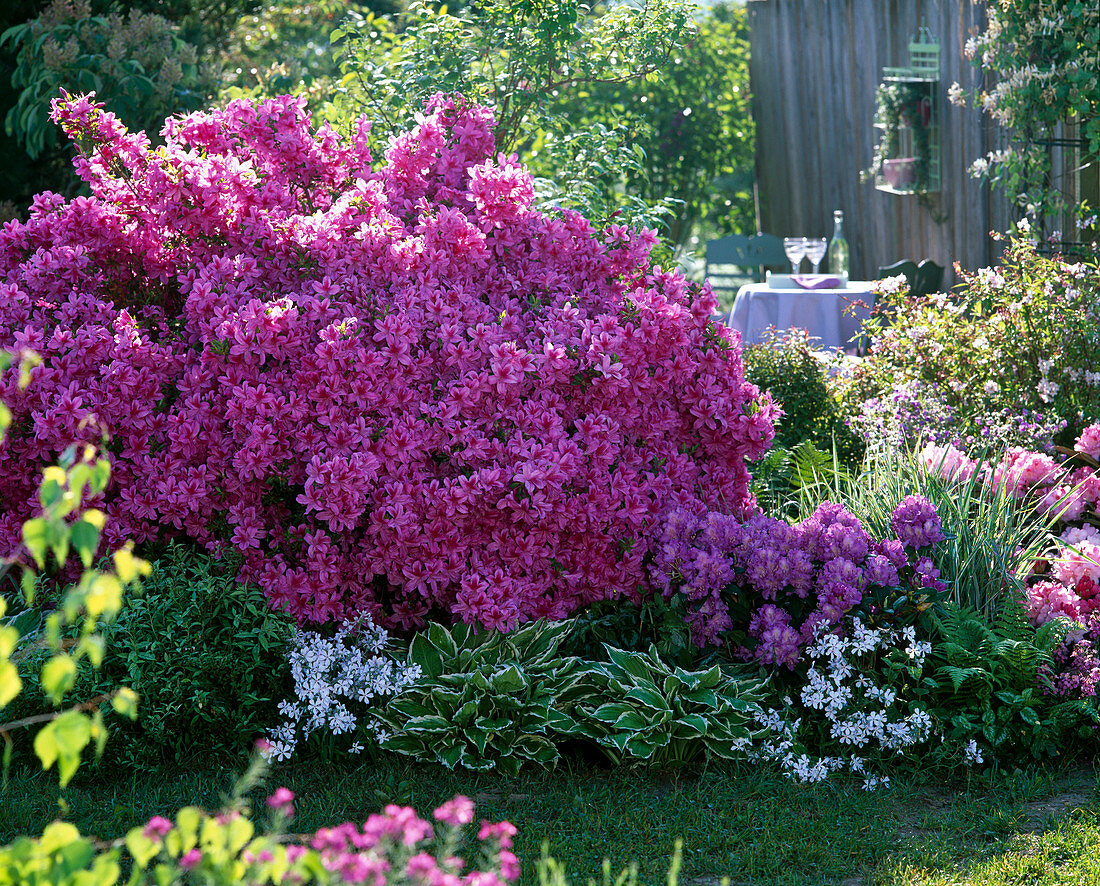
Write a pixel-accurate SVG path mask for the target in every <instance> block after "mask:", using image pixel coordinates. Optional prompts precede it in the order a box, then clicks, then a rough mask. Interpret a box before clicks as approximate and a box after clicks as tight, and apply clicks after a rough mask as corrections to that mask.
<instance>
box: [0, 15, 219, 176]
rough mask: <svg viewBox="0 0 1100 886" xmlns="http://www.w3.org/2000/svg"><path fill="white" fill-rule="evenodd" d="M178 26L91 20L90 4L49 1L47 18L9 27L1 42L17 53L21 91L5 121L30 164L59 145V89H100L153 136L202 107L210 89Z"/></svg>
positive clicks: (142, 18)
mask: <svg viewBox="0 0 1100 886" xmlns="http://www.w3.org/2000/svg"><path fill="white" fill-rule="evenodd" d="M178 30H179V28H178V27H177V26H176V25H175V24H173V23H172V22H170V21H168V20H167V19H165V18H163V17H161V16H159V15H149V14H146V13H143V12H141V11H139V10H137V9H131V10H130V12H129V14H128V15H126V16H122V15H120V14H118V13H116V12H111V13H108V14H106V15H92V10H91V5H90V3H89V2H87V0H76V2H74V3H65V2H54V3H51V4H50V5H49V6H48V7H47V8H46V9H45V10H44V11H43V12H42V14H41V15H40V16H39V17H38V18H36V19H33V20H32V21H29V22H27V23H26V24H23V25H17V26H15V27H13V28H10V29H9V30H8V31H7V32H6V33H5V34H4V35H3V37H2V38H0V43H2V44H10V46H11V49H12V51H13V52H15V53H16V56H15V71H14V73H13V74H12V85H13V86H15V87H16V88H17V89H21V90H22V91H21V92H20V93H19V98H18V100H17V101H16V104H15V106H14V107H12V108H11V109H10V110H9V111H8V113H7V117H6V119H5V126H6V128H7V131H8V132H9V133H12V134H14V135H15V136H16V138H17V139H19V141H20V143H21V145H22V146H23V147H24V148H25V150H26V152H27V155H28V156H30V157H31V158H32V159H34V158H36V157H38V156H39V155H40V154H43V153H44V152H46V151H49V150H51V149H53V148H54V147H56V146H57V136H58V129H57V127H56V126H54V125H53V123H52V122H51V121H50V119H49V114H50V100H51V99H54V98H56V97H57V96H58V91H59V90H60V89H66V90H68V91H69V92H72V93H74V94H79V93H85V92H93V91H94V92H95V93H96V96H97V98H98V99H99V100H100V101H102V102H105V103H106V105H107V109H108V110H109V111H111V112H112V113H114V114H117V115H118V116H119V117H120V119H121V120H122V121H123V122H124V123H125V124H126V125H127V126H128V127H129V128H130V129H133V130H137V129H142V130H145V131H146V132H147V133H148V134H149V135H150V137H153V138H155V137H156V134H157V133H158V132H159V131H160V129H161V126H162V125H163V123H164V118H165V117H166V116H168V115H169V114H172V113H176V112H177V111H190V110H195V109H196V108H198V107H199V106H200V105H201V103H202V101H203V99H204V98H205V97H206V94H207V92H208V91H209V90H210V88H211V86H212V82H210V81H209V80H208V79H207V78H206V77H205V76H204V74H203V73H202V72H201V71H200V69H199V66H198V62H197V57H196V52H195V47H194V46H192V45H190V44H188V43H186V42H184V41H183V40H181V39H180V37H179V36H178Z"/></svg>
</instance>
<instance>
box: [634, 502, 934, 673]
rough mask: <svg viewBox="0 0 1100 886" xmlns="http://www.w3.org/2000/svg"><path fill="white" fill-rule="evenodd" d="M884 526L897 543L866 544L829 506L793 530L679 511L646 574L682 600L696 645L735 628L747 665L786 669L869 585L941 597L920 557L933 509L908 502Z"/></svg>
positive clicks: (855, 522)
mask: <svg viewBox="0 0 1100 886" xmlns="http://www.w3.org/2000/svg"><path fill="white" fill-rule="evenodd" d="M891 526H892V528H893V530H894V532H895V535H896V536H897V537H895V538H887V539H882V540H875V539H872V538H871V536H870V535H869V534H868V533H867V531H866V530H865V529H864V528H863V525H862V523H861V522H860V520H859V519H858V518H857V517H855V516H854V515H853V514H851V513H850V512H848V511H847V510H845V509H844V508H843V507H842V506H841V505H838V504H834V503H832V502H824V503H823V504H822V505H820V506H819V507H818V509H817V510H816V511H815V512H814V514H813V515H812V516H811V517H809V518H808V519H807V520H804V521H803V522H802V523H800V524H798V525H794V526H792V525H790V524H788V523H785V522H783V521H781V520H774V519H771V518H769V517H766V516H764V515H762V514H755V515H754V516H752V517H750V518H749V519H748V520H745V521H744V522H741V521H740V520H739V519H737V518H736V517H732V516H727V515H724V514H717V513H709V514H705V515H702V516H696V515H694V514H691V513H689V512H687V511H684V510H678V511H676V512H674V513H672V514H670V515H669V517H668V519H667V521H666V523H665V527H664V531H663V533H662V535H661V537H660V539H659V542H658V546H657V549H656V552H655V555H654V560H653V564H652V567H651V571H652V577H653V579H654V581H655V582H656V584H657V585H658V586H659V587H660V588H661V591H662V594H663V596H664V597H665V598H666V599H671V598H672V597H674V596H676V595H680V596H681V597H682V598H683V599H684V600H685V602H686V604H687V608H688V615H687V621H688V623H689V624H690V626H691V629H692V636H693V639H694V640H695V642H696V643H697V644H698V645H700V646H704V645H707V644H717V643H720V642H721V641H722V639H723V637H724V635H726V634H727V632H729V631H732V630H735V629H736V630H739V631H742V632H745V633H747V634H748V636H749V637H750V638H751V640H752V642H754V643H755V647H754V648H753V649H752V650H751V654H752V655H753V656H754V657H755V658H756V659H758V660H759V661H761V662H763V663H765V664H780V665H784V666H786V667H788V668H793V667H794V666H795V664H796V663H797V662H798V659H799V657H800V655H801V651H802V648H803V647H804V646H805V645H806V644H807V643H809V642H811V641H812V639H813V636H814V631H815V630H816V629H817V628H818V626H819V625H827V626H832V625H836V624H839V622H840V621H841V619H842V618H843V616H844V614H845V613H847V612H849V611H850V610H851V609H853V608H854V607H855V606H857V605H858V604H860V603H861V602H862V601H863V599H864V597H865V595H866V593H867V591H868V589H869V588H871V587H882V588H892V587H899V586H901V585H902V584H903V582H904V583H906V584H908V585H910V586H912V587H914V588H919V589H928V590H933V591H941V590H943V588H944V585H943V583H942V582H940V581H939V571H938V570H937V569H936V567H935V566H934V565H933V564H932V561H931V559H930V557H928V555H927V554H928V551H927V549H928V548H929V546H931V545H933V544H935V543H936V542H938V541H940V540H941V539H942V538H943V533H942V530H941V528H940V520H939V516H938V515H937V514H936V509H935V508H934V507H933V505H932V504H931V503H930V502H929V501H928V500H927V499H924V498H920V497H918V496H910V497H909V498H906V499H905V500H904V501H903V502H902V503H901V504H900V505H899V506H898V507H897V509H896V510H895V511H894V513H893V518H892V520H891ZM746 618H747V623H742V622H745V620H746Z"/></svg>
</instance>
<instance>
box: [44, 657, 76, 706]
mask: <svg viewBox="0 0 1100 886" xmlns="http://www.w3.org/2000/svg"><path fill="white" fill-rule="evenodd" d="M41 680H42V689H43V691H45V693H46V694H47V695H48V696H49V697H50V698H51V699H52V701H53V703H54V704H60V703H61V699H62V698H63V697H64V695H65V693H66V692H68V691H69V690H70V689H72V688H73V684H74V683H76V662H75V661H73V660H72V658H70V657H69V656H68V655H65V654H61V655H55V656H54V657H53V658H51V659H50V660H49V661H48V662H46V663H45V664H44V665H43V666H42V676H41Z"/></svg>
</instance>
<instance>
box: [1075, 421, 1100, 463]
mask: <svg viewBox="0 0 1100 886" xmlns="http://www.w3.org/2000/svg"><path fill="white" fill-rule="evenodd" d="M1074 448H1075V449H1076V450H1077V451H1078V452H1083V453H1085V455H1091V456H1092V457H1093V458H1095V459H1100V424H1095V425H1089V426H1088V427H1087V428H1085V429H1084V430H1083V431H1082V432H1081V436H1080V437H1078V438H1077V445H1076V446H1075V447H1074Z"/></svg>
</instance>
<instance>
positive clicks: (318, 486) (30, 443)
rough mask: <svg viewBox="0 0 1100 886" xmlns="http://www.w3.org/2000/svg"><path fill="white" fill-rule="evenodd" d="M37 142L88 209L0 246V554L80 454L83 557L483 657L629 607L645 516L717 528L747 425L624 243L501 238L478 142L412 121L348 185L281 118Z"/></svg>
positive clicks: (679, 316)
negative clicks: (103, 469) (103, 461)
mask: <svg viewBox="0 0 1100 886" xmlns="http://www.w3.org/2000/svg"><path fill="white" fill-rule="evenodd" d="M54 116H55V119H56V120H57V121H58V122H59V123H60V124H61V125H62V127H63V128H64V129H65V131H66V132H67V133H68V135H69V136H70V138H72V139H73V140H74V141H75V142H76V143H77V144H78V146H79V147H80V149H81V153H80V155H79V156H78V158H77V160H76V166H77V170H78V172H79V174H80V175H81V176H82V177H83V178H84V179H85V180H86V181H87V182H88V183H89V185H90V186H91V191H92V196H91V197H82V198H77V199H74V200H72V201H69V202H66V201H64V200H63V199H62V198H61V197H59V196H57V195H55V194H49V193H46V194H41V195H39V196H38V197H37V198H36V200H35V202H34V205H33V206H32V208H31V213H30V218H29V219H28V220H27V221H26V222H18V221H15V222H10V223H8V224H7V225H6V226H5V227H4V228H3V229H2V231H0V346H3V347H9V348H15V349H29V348H33V349H35V350H36V351H38V352H39V353H40V354H41V355H42V356H43V359H44V362H43V365H42V366H41V367H39V368H38V369H37V370H35V373H34V380H33V383H32V384H31V386H30V387H29V388H28V389H27V390H26V391H20V390H18V388H17V385H16V384H15V379H14V378H4V379H2V380H0V397H2V398H3V399H4V400H5V401H7V402H8V403H9V405H10V407H11V410H12V413H13V417H14V420H13V425H12V432H11V434H10V435H9V436H8V438H7V439H6V440H5V442H4V444H3V448H2V449H0V495H2V497H3V500H4V502H5V504H4V510H3V512H2V515H0V553H3V552H8V551H11V550H12V549H14V548H15V547H16V546H17V544H18V529H19V526H20V524H21V521H22V520H23V519H25V518H26V517H27V516H28V515H29V514H30V513H31V511H32V509H33V496H34V488H35V479H36V476H37V473H38V470H39V468H40V467H41V466H42V465H44V464H47V463H49V462H50V461H52V460H53V459H54V458H55V456H56V454H57V453H58V452H59V451H61V450H62V449H63V448H64V447H65V446H66V445H67V444H69V443H70V442H72V441H73V440H75V439H79V440H83V439H93V438H95V439H98V435H100V434H101V433H103V432H104V431H106V432H108V433H109V434H110V444H109V453H110V457H111V461H112V472H113V478H114V479H113V485H112V487H111V489H110V490H109V491H108V493H107V495H106V496H105V497H104V498H103V500H102V501H101V502H98V505H99V506H100V507H101V508H102V509H103V510H104V511H105V512H106V514H107V518H108V519H107V529H106V533H105V534H106V535H107V536H108V538H107V542H108V544H111V545H115V544H117V543H118V542H120V541H121V540H122V539H124V538H132V539H134V540H136V541H139V542H140V541H143V540H148V539H153V538H163V537H164V536H165V535H171V534H179V535H186V536H189V537H191V538H193V539H196V540H198V541H200V542H202V543H203V544H205V545H206V546H207V547H208V548H210V549H211V550H213V551H215V552H222V551H227V550H235V551H236V552H237V553H238V554H239V555H240V556H241V558H242V559H243V566H242V569H241V572H240V577H241V578H242V580H250V581H254V582H256V583H258V584H259V585H260V586H261V587H262V588H263V589H264V591H265V592H266V594H267V595H268V597H269V599H270V600H271V602H272V603H273V604H275V605H277V606H280V607H283V608H285V609H287V610H288V611H290V612H291V613H293V614H294V615H295V616H296V617H297V618H299V619H300V620H303V621H315V622H327V621H338V620H340V619H342V618H345V617H349V616H352V615H355V614H357V613H360V612H367V613H369V614H371V616H372V617H373V618H374V619H375V621H376V622H377V623H379V624H382V625H385V626H387V627H405V628H408V627H413V626H418V625H421V624H423V623H424V622H425V620H426V619H427V617H428V615H429V613H430V614H431V615H432V616H433V617H437V618H440V619H444V620H455V619H461V620H464V621H467V622H470V623H475V622H476V623H480V624H482V625H486V626H490V627H496V628H502V629H507V628H510V627H512V626H513V625H515V624H517V623H519V622H522V621H527V620H530V619H533V618H538V617H550V618H560V617H564V616H566V615H568V614H570V613H571V612H573V611H574V610H576V609H577V608H578V607H581V606H583V605H585V604H587V603H590V602H592V601H595V600H600V599H608V598H614V597H619V596H624V595H625V596H631V597H637V596H638V595H639V594H640V593H641V592H640V590H639V588H640V586H641V585H642V584H643V582H644V579H645V572H644V569H643V560H644V558H645V556H646V555H647V553H648V552H649V550H650V548H651V540H652V538H653V537H654V535H655V534H656V532H657V528H658V527H659V525H660V523H661V520H662V516H663V514H664V512H665V511H666V510H667V509H668V508H669V507H678V508H681V509H683V510H684V511H685V512H687V513H691V514H702V513H706V512H708V511H712V510H722V511H724V512H726V513H729V514H733V515H735V516H736V517H738V518H744V517H745V516H747V515H748V514H749V512H750V511H751V508H752V499H751V496H750V494H749V490H748V472H747V470H746V467H745V460H746V458H749V459H752V458H757V457H759V456H761V455H762V454H763V453H764V452H765V451H766V449H767V447H768V445H769V444H770V442H771V439H772V436H773V427H772V421H773V418H774V417H775V409H774V407H773V406H772V404H771V402H770V400H769V399H768V398H767V396H762V395H761V394H760V392H759V391H758V390H757V389H756V388H755V387H753V386H752V385H748V384H746V383H745V382H744V381H743V378H742V371H741V362H740V352H739V349H738V348H737V346H736V342H735V341H734V340H732V339H731V338H730V337H729V334H728V333H726V332H725V331H720V330H716V328H715V327H714V326H713V325H712V324H711V323H710V317H711V315H712V313H713V311H714V299H713V297H712V295H711V294H710V292H709V289H707V288H703V289H700V288H698V287H697V286H694V285H693V284H689V283H688V282H687V281H686V280H685V279H684V278H683V277H682V276H681V275H680V274H679V273H676V272H671V271H665V270H663V269H662V268H660V267H658V266H656V265H654V264H653V263H652V262H651V260H650V259H649V251H650V249H651V248H652V246H653V245H654V243H655V242H656V238H655V236H654V235H653V234H652V232H646V231H642V232H638V231H633V230H627V229H624V228H622V227H617V226H614V225H612V226H610V227H608V228H606V229H603V230H597V229H595V228H594V227H593V226H592V225H591V224H590V223H589V222H588V221H587V220H585V219H584V218H582V217H581V216H579V215H577V214H576V213H572V212H563V213H561V214H560V215H558V216H547V215H543V214H541V213H539V212H536V211H534V210H533V209H532V208H531V200H532V188H531V179H530V177H529V175H528V174H527V172H526V171H525V170H524V169H523V168H522V167H520V166H519V165H518V164H517V163H516V161H515V159H514V158H510V157H505V156H496V157H494V156H493V138H492V127H493V119H492V116H491V113H490V112H489V111H488V110H487V109H485V108H480V107H472V106H468V105H466V104H464V103H462V102H461V101H459V100H454V99H450V98H447V97H443V96H437V97H435V98H434V99H433V100H432V101H431V102H430V103H429V105H428V107H427V109H426V112H425V113H424V115H422V117H421V118H420V120H419V123H418V125H417V126H416V128H415V129H414V130H413V131H411V132H408V133H406V134H404V135H402V136H401V137H399V138H397V139H395V140H394V141H393V143H392V146H391V148H390V149H389V151H388V153H387V155H386V158H385V162H384V163H382V164H380V165H378V166H377V168H375V166H373V165H372V159H371V157H370V155H369V153H368V151H367V149H366V132H367V130H366V124H365V123H362V124H361V126H360V129H359V135H358V137H357V138H355V139H352V140H350V141H343V140H341V139H340V138H339V137H338V136H337V135H336V134H335V133H334V132H333V131H331V130H330V129H328V128H327V127H321V128H319V129H316V130H314V129H313V128H312V127H311V125H310V116H309V113H308V112H307V110H306V108H305V106H304V101H303V100H300V99H295V98H291V97H284V98H280V99H274V100H269V101H265V102H262V103H259V104H252V103H249V102H246V101H236V102H232V103H230V104H229V105H228V106H227V107H225V108H222V109H216V110H212V111H209V112H204V113H197V114H192V115H189V116H185V117H180V118H174V119H170V120H169V121H168V122H167V123H166V124H165V127H164V130H163V136H164V139H165V146H164V147H163V148H161V149H159V150H157V151H155V152H154V151H151V150H150V148H149V143H148V140H147V139H146V138H145V136H144V135H142V134H136V135H134V134H130V133H127V132H126V131H125V130H124V129H123V127H122V126H121V125H120V124H119V123H118V121H117V120H116V119H115V118H114V117H113V116H111V115H110V114H105V113H103V111H102V109H101V108H100V107H99V106H97V105H96V104H94V103H93V102H92V101H91V100H90V98H88V97H82V98H73V97H70V96H65V97H64V98H63V99H62V100H59V101H57V102H55V104H54Z"/></svg>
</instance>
